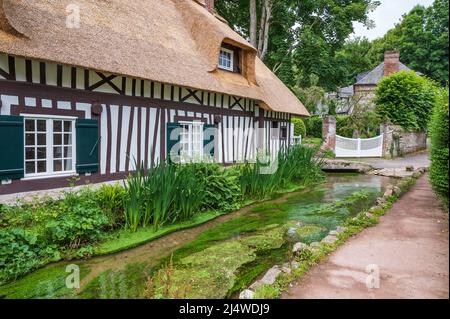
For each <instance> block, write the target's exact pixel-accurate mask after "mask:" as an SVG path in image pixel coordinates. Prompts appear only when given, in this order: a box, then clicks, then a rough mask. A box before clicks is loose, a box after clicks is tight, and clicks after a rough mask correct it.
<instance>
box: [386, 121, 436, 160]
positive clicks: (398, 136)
mask: <svg viewBox="0 0 450 319" xmlns="http://www.w3.org/2000/svg"><path fill="white" fill-rule="evenodd" d="M381 133H383V134H384V140H383V157H386V158H395V157H398V156H403V155H406V154H410V153H414V152H418V151H422V150H425V149H426V148H427V133H426V132H420V131H418V132H414V131H412V132H411V131H406V130H404V129H403V128H401V127H400V126H397V125H392V124H384V125H382V126H381Z"/></svg>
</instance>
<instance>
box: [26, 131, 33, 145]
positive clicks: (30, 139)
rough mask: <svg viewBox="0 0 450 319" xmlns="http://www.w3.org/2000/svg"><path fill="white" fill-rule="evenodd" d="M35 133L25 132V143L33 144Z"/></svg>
mask: <svg viewBox="0 0 450 319" xmlns="http://www.w3.org/2000/svg"><path fill="white" fill-rule="evenodd" d="M34 137H35V135H34V134H30V133H29V134H26V135H25V144H26V145H35V144H34V143H35V140H34Z"/></svg>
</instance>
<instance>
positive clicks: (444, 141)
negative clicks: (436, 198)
mask: <svg viewBox="0 0 450 319" xmlns="http://www.w3.org/2000/svg"><path fill="white" fill-rule="evenodd" d="M448 98H449V95H448V88H447V89H445V90H441V91H440V92H439V94H437V98H436V102H435V105H434V108H433V114H432V116H431V121H430V125H429V129H430V136H431V166H430V180H431V183H432V184H433V187H434V188H435V190H436V192H437V193H438V194H440V195H441V196H443V197H444V198H445V199H446V202H448V195H449V192H448V179H449V174H448V170H449V143H448V117H449V104H448Z"/></svg>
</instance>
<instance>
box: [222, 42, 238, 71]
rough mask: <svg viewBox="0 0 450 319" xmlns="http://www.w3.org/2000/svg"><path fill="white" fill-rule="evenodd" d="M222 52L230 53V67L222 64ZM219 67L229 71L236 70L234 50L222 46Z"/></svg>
mask: <svg viewBox="0 0 450 319" xmlns="http://www.w3.org/2000/svg"><path fill="white" fill-rule="evenodd" d="M222 52H226V53H229V54H230V59H231V61H230V67H228V66H226V65H222V64H220V60H221V54H222ZM219 68H220V69H223V70H227V71H233V70H234V51H233V50H230V49H226V48H223V47H221V48H220V52H219Z"/></svg>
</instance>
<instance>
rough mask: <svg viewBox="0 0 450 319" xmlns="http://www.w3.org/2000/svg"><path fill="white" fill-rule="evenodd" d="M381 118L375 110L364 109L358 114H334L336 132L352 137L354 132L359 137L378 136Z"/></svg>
mask: <svg viewBox="0 0 450 319" xmlns="http://www.w3.org/2000/svg"><path fill="white" fill-rule="evenodd" d="M380 124H381V120H380V118H379V117H378V115H377V114H376V113H375V112H371V111H367V110H364V112H361V113H359V114H352V115H340V116H339V115H338V116H336V133H337V134H338V135H340V136H344V137H349V138H353V137H354V133H355V132H356V133H357V134H359V137H360V138H371V137H375V136H378V134H379V130H380Z"/></svg>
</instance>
